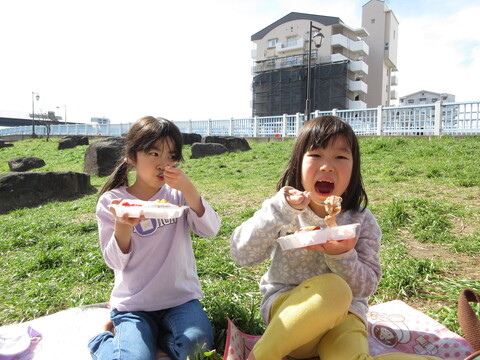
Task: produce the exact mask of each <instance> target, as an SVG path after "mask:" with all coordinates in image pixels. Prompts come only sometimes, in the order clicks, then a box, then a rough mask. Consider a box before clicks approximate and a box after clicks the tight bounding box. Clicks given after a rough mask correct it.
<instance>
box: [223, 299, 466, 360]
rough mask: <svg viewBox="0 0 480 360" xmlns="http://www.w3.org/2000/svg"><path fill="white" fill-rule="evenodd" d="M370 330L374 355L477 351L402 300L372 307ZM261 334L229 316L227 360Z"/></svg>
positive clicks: (460, 355)
mask: <svg viewBox="0 0 480 360" xmlns="http://www.w3.org/2000/svg"><path fill="white" fill-rule="evenodd" d="M368 333H369V339H368V343H369V346H370V354H371V355H373V356H375V355H380V354H384V353H392V352H400V353H411V354H419V355H432V356H436V357H439V358H441V359H445V360H462V359H464V358H465V357H466V356H468V355H470V354H471V353H473V348H472V347H471V346H470V344H469V343H468V342H467V341H466V340H465V339H464V338H462V337H461V336H459V335H458V334H456V333H454V332H452V331H450V330H448V329H447V328H446V327H445V326H443V325H442V324H440V323H439V322H437V321H435V320H434V319H432V318H431V317H429V316H428V315H425V314H424V313H422V312H420V311H418V310H415V309H414V308H412V307H410V306H409V305H407V304H405V303H404V302H402V301H400V300H394V301H390V302H386V303H383V304H378V305H374V306H371V307H370V311H369V313H368ZM260 337H261V336H254V335H248V334H245V333H243V332H241V331H240V330H239V329H238V328H237V327H236V326H235V325H234V324H233V322H232V321H231V320H230V319H228V331H227V339H226V344H225V352H224V354H223V360H244V359H246V358H247V356H248V354H249V353H250V350H251V349H252V348H253V346H254V345H255V343H256V342H257V340H258V339H260Z"/></svg>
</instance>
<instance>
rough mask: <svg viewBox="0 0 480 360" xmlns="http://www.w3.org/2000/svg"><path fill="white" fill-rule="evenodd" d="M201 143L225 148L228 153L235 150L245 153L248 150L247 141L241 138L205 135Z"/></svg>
mask: <svg viewBox="0 0 480 360" xmlns="http://www.w3.org/2000/svg"><path fill="white" fill-rule="evenodd" d="M202 143H216V144H222V145H223V146H225V147H226V148H227V149H228V151H230V152H235V151H237V150H240V151H247V150H250V145H249V144H248V141H247V140H245V139H244V138H241V137H236V136H211V135H206V136H203V137H202Z"/></svg>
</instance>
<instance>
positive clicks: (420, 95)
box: [400, 90, 455, 106]
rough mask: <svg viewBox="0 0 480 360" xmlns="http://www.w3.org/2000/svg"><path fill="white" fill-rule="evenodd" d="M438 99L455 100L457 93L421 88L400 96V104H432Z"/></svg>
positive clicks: (444, 100)
mask: <svg viewBox="0 0 480 360" xmlns="http://www.w3.org/2000/svg"><path fill="white" fill-rule="evenodd" d="M437 101H443V102H455V95H452V94H447V93H436V92H433V91H427V90H420V91H417V92H414V93H412V94H409V95H405V96H402V97H401V98H400V106H405V105H407V106H408V105H432V104H435V103H436V102H437Z"/></svg>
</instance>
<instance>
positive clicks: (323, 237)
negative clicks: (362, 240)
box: [277, 224, 359, 250]
mask: <svg viewBox="0 0 480 360" xmlns="http://www.w3.org/2000/svg"><path fill="white" fill-rule="evenodd" d="M358 225H359V224H350V225H342V226H336V227H331V228H325V229H322V228H318V229H317V227H316V226H309V227H307V228H303V229H300V230H299V231H297V232H295V233H294V234H291V235H286V236H282V237H280V238H278V239H277V241H278V243H279V244H280V246H281V247H282V249H283V250H288V249H296V248H304V247H307V246H311V245H318V244H323V243H326V242H327V241H340V240H346V239H351V238H354V237H355V236H356V231H357V227H358ZM306 229H310V230H306Z"/></svg>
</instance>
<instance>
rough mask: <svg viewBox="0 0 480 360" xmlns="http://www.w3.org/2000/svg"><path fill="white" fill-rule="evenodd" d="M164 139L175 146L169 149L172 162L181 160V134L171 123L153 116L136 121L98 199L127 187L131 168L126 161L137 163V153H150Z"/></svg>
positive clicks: (126, 136)
mask: <svg viewBox="0 0 480 360" xmlns="http://www.w3.org/2000/svg"><path fill="white" fill-rule="evenodd" d="M166 137H170V138H171V139H172V140H173V142H174V144H175V149H171V150H173V152H174V156H175V159H174V160H176V161H181V160H183V155H182V147H183V137H182V133H181V132H180V130H179V128H178V127H177V126H176V125H175V124H174V123H173V122H171V121H170V120H167V119H164V118H161V117H157V118H156V117H153V116H145V117H142V118H141V119H139V120H137V121H136V122H135V123H134V124H133V125H132V126H131V127H130V129H129V130H128V132H127V134H126V135H125V148H124V151H123V155H122V157H121V159H120V161H119V162H118V164H117V167H116V168H115V170H114V171H113V173H112V175H110V178H109V179H108V180H107V182H106V183H105V185H104V186H103V187H102V189H101V190H100V194H99V197H100V196H101V195H102V194H103V193H105V192H107V191H109V190H112V189H116V188H118V187H120V186H128V173H129V171H130V169H131V168H130V166H129V164H128V162H127V159H133V160H134V161H137V152H139V151H143V152H145V153H146V152H148V151H150V149H152V147H153V146H154V145H155V143H156V142H157V141H158V140H160V139H164V138H166Z"/></svg>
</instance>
